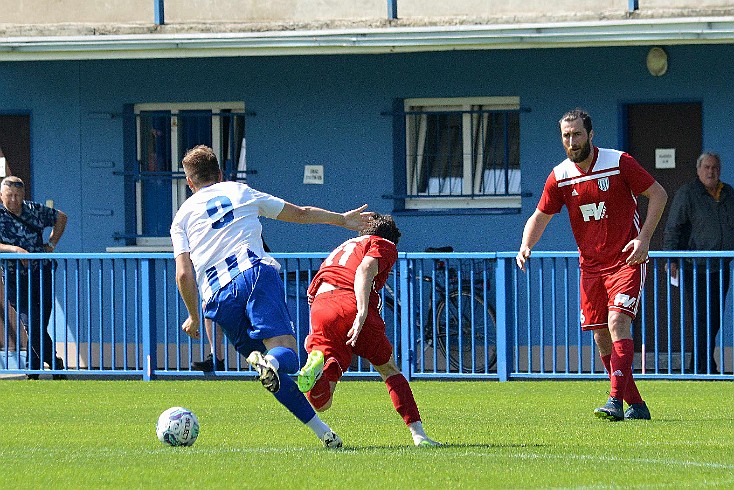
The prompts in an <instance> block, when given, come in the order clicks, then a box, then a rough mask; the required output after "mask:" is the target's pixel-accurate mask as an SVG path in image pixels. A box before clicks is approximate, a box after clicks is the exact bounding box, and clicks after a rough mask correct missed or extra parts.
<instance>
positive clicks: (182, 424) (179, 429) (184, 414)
mask: <svg viewBox="0 0 734 490" xmlns="http://www.w3.org/2000/svg"><path fill="white" fill-rule="evenodd" d="M155 432H156V434H157V435H158V439H159V440H160V441H161V442H162V443H163V444H168V445H169V446H191V445H192V444H194V442H196V438H197V437H199V419H197V418H196V415H194V412H192V411H191V410H188V409H186V408H183V407H171V408H169V409H168V410H166V411H165V412H163V413H162V414H161V416H160V417H158V423H157V424H156V426H155Z"/></svg>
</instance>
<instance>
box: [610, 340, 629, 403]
mask: <svg viewBox="0 0 734 490" xmlns="http://www.w3.org/2000/svg"><path fill="white" fill-rule="evenodd" d="M634 358H635V344H634V342H632V339H622V340H617V341H616V342H613V343H612V357H611V359H610V360H609V365H610V368H611V370H612V372H611V373H610V374H611V375H610V379H611V382H612V383H611V384H612V389H611V390H610V392H609V395H610V396H613V397H614V398H616V399H617V400H624V395H625V393H626V389H627V384H628V381H629V380H630V379H632V361H633V360H634Z"/></svg>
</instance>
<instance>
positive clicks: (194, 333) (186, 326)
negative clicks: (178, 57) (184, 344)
mask: <svg viewBox="0 0 734 490" xmlns="http://www.w3.org/2000/svg"><path fill="white" fill-rule="evenodd" d="M181 330H183V331H184V332H186V335H188V336H189V337H191V338H192V339H196V340H199V338H200V337H201V335H200V334H199V322H198V321H194V320H192V319H191V317H188V318H187V319H186V320H184V322H183V323H182V324H181Z"/></svg>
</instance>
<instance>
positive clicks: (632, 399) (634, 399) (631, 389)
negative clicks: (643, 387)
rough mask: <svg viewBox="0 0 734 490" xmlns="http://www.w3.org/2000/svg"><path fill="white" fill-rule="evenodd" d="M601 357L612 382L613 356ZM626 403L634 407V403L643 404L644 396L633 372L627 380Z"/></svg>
mask: <svg viewBox="0 0 734 490" xmlns="http://www.w3.org/2000/svg"><path fill="white" fill-rule="evenodd" d="M599 357H601V362H602V364H604V369H606V370H607V376H609V379H610V381H611V379H612V377H611V372H612V367H611V362H612V355H611V354H607V355H606V356H601V355H600V356H599ZM624 401H626V402H627V404H628V405H632V404H633V403H642V395H640V391H639V390H638V389H637V383H635V378H634V376H633V375H632V371H631V370H630V379H628V380H627V387H626V388H625V390H624Z"/></svg>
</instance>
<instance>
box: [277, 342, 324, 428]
mask: <svg viewBox="0 0 734 490" xmlns="http://www.w3.org/2000/svg"><path fill="white" fill-rule="evenodd" d="M291 352H293V351H291ZM275 398H276V400H278V401H279V402H280V403H282V404H283V405H284V406H285V408H287V409H288V410H290V411H291V413H292V414H293V415H295V416H296V418H297V419H298V420H300V421H301V422H303V423H304V424H305V423H307V422H308V421H309V420H311V419H312V418H313V417H314V415H316V412H315V411H314V409H313V407H312V406H311V404H310V403H308V400H306V397H305V396H303V393H301V392H300V391H299V390H298V385H297V384H296V382H295V381H293V380H292V379H291V378H290V376H288V375H287V374H285V373H283V374H281V375H280V389H279V390H278V392H277V393H275Z"/></svg>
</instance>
